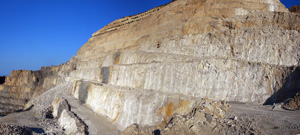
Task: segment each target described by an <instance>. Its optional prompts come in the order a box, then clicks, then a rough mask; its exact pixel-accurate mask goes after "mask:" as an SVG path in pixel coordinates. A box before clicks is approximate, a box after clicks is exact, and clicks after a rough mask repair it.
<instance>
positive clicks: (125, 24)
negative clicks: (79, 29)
mask: <svg viewBox="0 0 300 135" xmlns="http://www.w3.org/2000/svg"><path fill="white" fill-rule="evenodd" d="M299 30H300V15H299V14H292V13H289V12H288V10H287V9H286V8H285V7H284V6H283V5H282V4H281V3H280V2H279V0H198V1H195V0H177V1H174V2H172V3H169V4H168V5H165V6H161V7H157V8H154V9H152V10H149V11H147V12H145V13H142V14H138V15H135V16H130V17H125V18H122V19H119V20H116V21H114V22H112V23H111V24H108V25H107V26H105V27H104V28H102V29H100V30H98V31H97V32H95V33H94V34H93V36H92V37H91V38H90V39H89V40H88V42H87V43H86V44H85V45H83V46H82V47H81V48H80V49H79V51H78V53H77V55H76V56H74V57H72V58H71V60H70V61H69V62H67V63H65V64H62V65H60V66H56V67H47V68H42V69H41V70H40V71H34V72H33V71H26V72H25V71H15V72H13V73H12V74H11V75H10V76H9V77H8V78H7V79H6V81H5V84H4V85H2V86H0V87H2V88H3V89H2V90H3V92H2V93H5V92H6V93H9V92H15V91H16V93H21V95H24V94H23V93H25V92H29V93H30V94H29V96H28V98H30V97H32V96H35V95H39V94H40V93H42V92H43V91H44V90H47V89H48V88H49V87H51V86H52V84H53V85H56V84H57V83H64V81H66V82H73V83H74V87H73V91H72V94H73V96H74V97H76V98H77V99H78V100H80V101H81V102H82V103H83V104H85V105H87V106H89V107H90V108H91V109H92V110H93V111H94V112H95V113H96V114H100V115H104V116H106V117H107V118H108V119H109V120H110V122H111V123H112V124H113V125H115V126H117V128H118V129H119V130H120V131H123V130H125V129H126V127H128V126H130V125H132V124H133V123H137V124H138V125H140V126H146V125H148V126H154V125H158V124H160V123H161V122H162V121H164V120H166V119H168V118H170V117H172V116H173V115H174V114H180V115H187V114H189V113H190V112H191V111H192V110H193V108H195V107H196V105H197V104H199V103H200V102H201V98H210V99H214V100H226V101H238V102H253V103H260V104H273V103H279V102H283V101H284V100H286V99H287V98H290V97H293V96H294V95H295V94H296V93H297V92H299V89H300V85H299V84H300V80H299V78H300V76H299V61H300V31H299ZM19 72H20V73H19ZM23 72H24V73H23ZM44 72H46V73H47V74H46V75H44V74H43V73H44ZM20 80H24V81H20ZM12 88H13V89H17V90H13V89H12ZM18 89H19V90H18ZM282 93H284V94H282ZM28 98H27V97H26V98H24V99H28ZM5 103H11V101H10V102H5ZM22 104H23V102H22Z"/></svg>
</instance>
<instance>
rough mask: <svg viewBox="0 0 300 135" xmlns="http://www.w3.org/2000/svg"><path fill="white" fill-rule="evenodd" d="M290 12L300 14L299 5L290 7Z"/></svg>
mask: <svg viewBox="0 0 300 135" xmlns="http://www.w3.org/2000/svg"><path fill="white" fill-rule="evenodd" d="M289 11H290V12H295V13H300V5H298V6H297V5H295V6H292V7H290V9H289Z"/></svg>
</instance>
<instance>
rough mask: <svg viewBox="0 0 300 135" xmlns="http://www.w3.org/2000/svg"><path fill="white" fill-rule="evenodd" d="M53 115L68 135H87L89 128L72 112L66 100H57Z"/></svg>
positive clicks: (53, 105) (53, 104) (54, 104)
mask: <svg viewBox="0 0 300 135" xmlns="http://www.w3.org/2000/svg"><path fill="white" fill-rule="evenodd" d="M52 108H53V110H52V115H53V117H54V118H56V119H58V124H59V125H60V126H61V127H62V128H63V129H64V130H65V133H66V134H67V135H87V134H88V130H87V128H88V127H87V126H86V125H85V124H84V122H83V121H82V120H80V118H78V117H77V116H76V115H75V114H74V113H73V112H72V111H71V110H70V106H69V104H68V102H67V101H66V100H65V99H59V98H56V99H55V100H54V101H53V103H52Z"/></svg>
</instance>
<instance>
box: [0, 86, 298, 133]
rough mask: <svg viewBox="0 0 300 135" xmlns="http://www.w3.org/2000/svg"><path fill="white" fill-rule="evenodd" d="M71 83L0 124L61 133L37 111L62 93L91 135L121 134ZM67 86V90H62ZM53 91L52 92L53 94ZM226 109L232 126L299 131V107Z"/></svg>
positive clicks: (261, 130)
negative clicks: (79, 97)
mask: <svg viewBox="0 0 300 135" xmlns="http://www.w3.org/2000/svg"><path fill="white" fill-rule="evenodd" d="M70 85H72V84H65V85H61V86H58V87H55V88H54V89H50V90H49V91H47V92H45V93H44V94H42V95H41V96H39V97H38V98H36V99H35V100H33V101H32V104H34V106H33V107H32V108H31V109H30V110H28V111H23V112H18V113H13V114H9V115H7V116H4V117H1V118H0V125H3V124H9V125H20V126H26V127H29V128H31V130H32V131H34V132H35V133H55V134H64V133H63V130H62V129H61V128H60V127H59V126H58V125H57V124H56V120H55V119H51V118H45V117H43V116H42V115H41V112H43V110H44V109H45V108H46V107H47V106H50V105H51V101H52V100H53V98H54V97H64V98H65V99H66V100H67V101H68V102H69V104H70V106H71V111H73V112H74V113H75V114H76V115H77V116H78V117H79V118H81V119H82V120H83V121H84V122H85V124H86V125H87V126H88V130H89V131H88V132H89V134H91V135H98V134H101V135H118V134H121V132H120V131H118V130H117V129H116V128H115V127H114V126H113V125H111V123H109V122H108V120H107V119H106V118H105V117H103V116H99V115H96V114H95V113H93V112H92V111H91V110H90V109H89V108H88V107H87V106H85V105H83V104H81V103H80V102H79V101H78V100H77V99H75V98H74V97H73V96H71V95H70V94H69V93H68V88H70ZM66 89H67V90H66ZM53 95H56V96H53ZM228 104H229V106H230V110H229V112H227V113H226V115H225V117H227V118H232V117H234V118H235V119H237V122H236V123H232V125H233V126H238V125H239V124H244V125H246V126H250V127H253V128H254V129H256V130H258V131H259V134H278V135H283V134H300V110H298V111H287V110H284V109H281V108H280V107H279V106H263V105H259V104H253V103H238V102H229V103H228Z"/></svg>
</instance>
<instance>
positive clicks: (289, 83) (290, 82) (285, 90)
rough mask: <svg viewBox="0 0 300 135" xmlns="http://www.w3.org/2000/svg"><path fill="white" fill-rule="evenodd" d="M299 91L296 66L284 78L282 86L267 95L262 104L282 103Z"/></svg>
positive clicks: (299, 82)
mask: <svg viewBox="0 0 300 135" xmlns="http://www.w3.org/2000/svg"><path fill="white" fill-rule="evenodd" d="M298 92H300V68H299V67H297V68H296V69H295V70H294V71H293V72H292V73H291V74H290V75H289V76H288V77H287V78H286V79H285V82H284V84H283V86H282V87H281V88H280V89H279V90H278V91H276V92H275V93H274V94H273V95H272V96H271V97H269V98H268V99H267V100H266V102H265V103H264V105H272V104H274V103H282V102H284V101H286V100H287V99H288V98H291V97H294V96H295V95H296V94H297V93H298Z"/></svg>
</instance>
